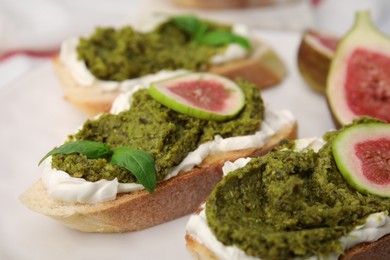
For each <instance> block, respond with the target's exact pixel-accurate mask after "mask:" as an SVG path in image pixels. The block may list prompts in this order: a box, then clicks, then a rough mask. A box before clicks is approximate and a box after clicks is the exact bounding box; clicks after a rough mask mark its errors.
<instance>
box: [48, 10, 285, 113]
mask: <svg viewBox="0 0 390 260" xmlns="http://www.w3.org/2000/svg"><path fill="white" fill-rule="evenodd" d="M151 21H153V22H151V24H148V25H145V26H143V27H142V28H132V27H130V26H127V27H123V28H118V29H114V28H97V29H96V30H95V32H94V33H93V34H91V35H89V36H86V37H80V38H73V39H69V40H67V41H65V42H63V44H62V46H61V51H60V54H59V55H58V56H57V57H55V59H54V65H55V66H54V67H55V71H56V74H57V76H58V78H59V80H60V82H61V85H62V86H63V90H64V93H65V98H66V99H67V100H69V101H70V102H71V103H72V104H74V105H75V106H76V107H78V108H79V109H81V110H82V111H84V112H86V113H87V114H89V115H96V114H98V113H101V112H108V111H109V109H110V107H111V104H112V102H113V100H114V99H115V98H116V96H117V95H118V94H120V93H122V92H126V91H127V90H130V89H131V88H133V87H134V86H135V85H138V84H146V85H148V84H149V83H150V82H152V81H157V80H162V79H166V78H169V77H172V76H175V75H180V74H183V73H185V72H186V71H193V72H211V73H216V74H220V75H224V76H227V77H229V78H231V79H233V80H235V79H236V78H237V77H240V78H243V79H245V80H247V81H250V82H253V83H255V84H256V85H258V86H259V87H260V88H266V87H269V86H272V85H276V84H278V83H279V82H280V81H282V80H283V79H284V77H285V74H286V70H285V66H284V63H283V61H282V60H281V59H280V58H279V57H278V55H277V54H276V53H275V52H274V51H273V50H272V49H271V48H270V47H269V46H268V45H267V44H266V43H264V42H263V41H262V40H260V39H259V38H258V37H255V35H253V33H251V32H250V30H249V29H248V28H247V27H246V26H245V25H243V24H234V25H223V24H218V23H215V22H212V21H208V20H203V19H200V18H198V17H196V16H192V15H182V16H172V17H168V16H158V18H156V21H155V20H154V19H153V20H151Z"/></svg>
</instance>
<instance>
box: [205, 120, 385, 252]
mask: <svg viewBox="0 0 390 260" xmlns="http://www.w3.org/2000/svg"><path fill="white" fill-rule="evenodd" d="M365 120H367V119H363V120H362V121H361V122H364V121H365ZM356 123H359V122H356ZM337 133H338V132H329V133H327V134H326V135H325V136H324V138H325V139H326V141H327V143H326V144H325V145H324V146H323V147H322V148H321V149H320V150H319V152H318V153H315V152H313V151H312V150H307V151H305V152H294V151H292V150H277V151H273V152H271V153H269V154H267V155H266V156H264V157H259V158H256V159H252V160H251V161H250V162H249V163H248V164H247V165H246V166H245V167H244V168H242V169H238V170H236V171H234V172H232V173H230V174H228V175H227V176H226V177H224V179H223V180H222V181H221V182H220V183H219V184H218V185H217V187H216V188H215V189H214V191H213V192H212V194H211V195H210V197H209V199H208V202H207V204H206V216H207V221H208V223H209V226H210V228H211V230H212V231H213V233H214V234H215V236H216V237H217V239H218V240H219V241H221V242H222V243H223V244H225V245H235V246H237V247H239V248H240V249H241V250H243V251H244V252H246V254H247V255H250V256H256V257H260V258H262V259H290V258H294V257H309V256H312V255H323V256H325V255H328V254H330V253H332V252H339V253H341V252H342V248H341V244H340V242H339V239H340V238H341V237H342V236H343V235H345V234H347V233H348V232H350V231H352V230H353V229H354V228H355V227H356V226H357V225H361V224H363V223H364V222H365V220H366V218H367V216H368V215H369V214H371V213H375V212H380V211H386V210H388V209H389V208H390V199H383V198H380V197H377V196H373V195H363V194H361V193H359V192H357V191H356V190H355V189H353V188H352V187H351V186H349V185H348V183H347V182H346V181H345V180H344V178H343V177H342V175H341V174H340V172H339V170H338V169H337V167H336V164H335V161H334V158H333V155H332V141H333V139H334V137H335V136H336V135H337ZM284 147H286V145H285V146H284ZM233 201H234V203H232V202H233Z"/></svg>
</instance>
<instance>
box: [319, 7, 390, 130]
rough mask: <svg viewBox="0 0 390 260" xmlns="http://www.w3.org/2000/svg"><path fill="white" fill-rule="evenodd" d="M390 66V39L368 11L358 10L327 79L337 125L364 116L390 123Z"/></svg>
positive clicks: (327, 94) (328, 95) (328, 93)
mask: <svg viewBox="0 0 390 260" xmlns="http://www.w3.org/2000/svg"><path fill="white" fill-rule="evenodd" d="M389 68H390V38H388V37H386V36H385V35H384V34H382V33H381V32H380V31H378V30H377V29H376V28H375V26H374V25H373V23H372V21H371V16H370V12H369V11H360V12H357V13H356V18H355V23H354V26H353V27H352V29H351V30H350V31H349V32H348V33H347V34H346V35H345V36H344V37H343V38H342V40H341V41H340V43H339V45H338V47H337V50H336V53H335V56H334V58H333V60H332V63H331V67H330V71H329V75H328V79H327V88H326V96H327V101H328V104H329V107H330V109H331V112H332V115H333V118H334V120H335V123H336V125H337V126H338V127H339V126H341V125H345V124H349V123H351V122H352V120H353V119H355V118H358V117H360V116H363V115H365V116H371V117H376V118H379V119H381V120H384V121H387V122H390V113H389V112H390V70H389Z"/></svg>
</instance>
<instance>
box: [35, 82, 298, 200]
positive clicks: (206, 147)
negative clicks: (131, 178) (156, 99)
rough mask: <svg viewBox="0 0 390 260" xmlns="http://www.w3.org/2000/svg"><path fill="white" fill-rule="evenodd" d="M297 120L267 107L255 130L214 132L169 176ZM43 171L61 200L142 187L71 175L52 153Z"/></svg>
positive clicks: (119, 107)
mask: <svg viewBox="0 0 390 260" xmlns="http://www.w3.org/2000/svg"><path fill="white" fill-rule="evenodd" d="M142 88H147V87H146V86H144V85H137V86H136V87H135V88H133V89H132V90H130V91H129V92H126V93H123V94H121V95H119V96H118V98H117V99H116V100H115V102H114V103H113V106H112V110H111V113H114V114H117V113H119V112H120V111H123V110H125V109H129V108H130V104H131V96H132V94H133V93H134V92H136V91H138V90H139V89H142ZM294 121H295V119H294V117H293V115H292V114H291V112H290V111H288V110H282V111H273V110H270V109H268V108H266V109H265V118H264V121H263V122H262V124H261V127H260V129H259V130H258V131H257V132H256V133H254V134H253V135H247V136H237V137H230V138H222V137H221V136H215V138H214V140H213V141H209V142H206V143H203V144H201V145H200V146H199V147H198V148H197V149H196V150H194V151H192V152H190V153H189V154H188V155H187V157H186V158H184V160H183V161H182V162H181V163H180V164H179V165H177V166H176V167H174V168H172V169H171V170H170V172H169V174H168V175H167V176H166V179H169V178H172V177H174V176H176V175H177V174H178V173H179V172H180V171H188V170H190V169H192V168H193V167H194V166H196V165H199V164H200V163H201V162H202V161H203V159H204V158H206V157H207V156H208V155H209V154H213V153H216V152H225V151H232V150H237V149H245V148H251V147H262V146H263V145H264V144H265V143H266V142H267V141H268V139H269V138H270V137H272V136H273V135H274V134H275V133H277V132H278V131H279V130H280V129H282V128H283V127H284V126H286V124H292V123H293V122H294ZM43 172H44V173H43V178H42V179H43V183H44V185H45V187H46V189H47V191H48V194H49V195H50V196H51V197H52V198H54V199H57V200H62V201H68V202H88V203H98V202H103V201H108V200H113V199H115V198H116V194H117V193H119V192H130V191H135V190H139V189H143V186H141V185H139V184H134V183H132V184H128V183H119V182H118V181H117V180H116V179H114V180H112V181H108V180H100V181H97V182H88V181H86V180H84V179H82V178H74V177H71V176H69V174H67V173H65V172H63V171H57V170H56V169H52V168H51V162H50V157H49V158H48V159H46V161H45V168H44V171H43Z"/></svg>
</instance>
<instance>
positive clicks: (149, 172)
mask: <svg viewBox="0 0 390 260" xmlns="http://www.w3.org/2000/svg"><path fill="white" fill-rule="evenodd" d="M110 162H111V163H112V164H116V165H119V166H121V167H124V168H126V169H127V170H129V171H130V172H132V173H133V174H134V175H135V177H136V178H137V180H138V181H139V182H140V183H141V184H142V185H143V186H144V187H145V189H146V190H147V191H149V192H150V193H152V192H153V191H154V189H155V188H156V183H157V181H156V170H155V168H154V166H155V163H154V158H153V157H152V156H151V155H150V154H149V153H147V152H144V151H140V150H136V149H134V148H130V147H120V148H117V149H115V151H114V153H113V154H112V157H111V161H110Z"/></svg>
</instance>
